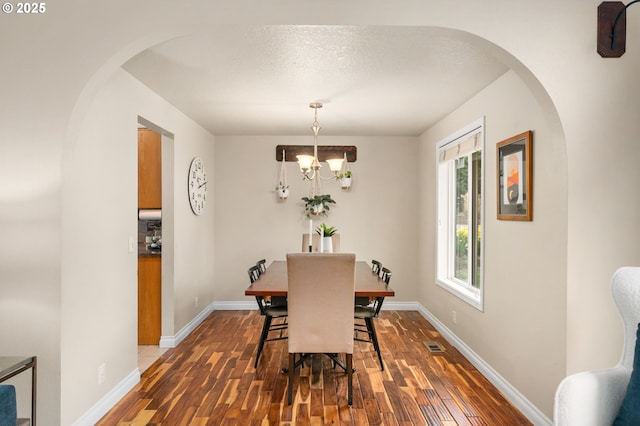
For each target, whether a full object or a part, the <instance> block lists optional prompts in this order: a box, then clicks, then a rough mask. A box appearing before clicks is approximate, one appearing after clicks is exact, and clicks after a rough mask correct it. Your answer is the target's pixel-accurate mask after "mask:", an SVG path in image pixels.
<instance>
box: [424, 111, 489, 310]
mask: <svg viewBox="0 0 640 426" xmlns="http://www.w3.org/2000/svg"><path fill="white" fill-rule="evenodd" d="M484 127H485V118H484V117H482V118H480V119H478V120H476V121H474V122H473V123H471V124H469V125H468V126H465V127H464V128H463V129H460V130H459V131H457V132H455V133H454V134H452V135H450V136H448V137H446V138H444V139H442V140H441V141H440V142H438V143H437V144H436V168H435V170H436V250H435V252H436V283H437V284H438V285H439V286H440V287H442V288H444V289H445V290H447V291H448V292H450V293H451V294H453V295H455V296H457V297H459V298H460V299H462V300H463V301H465V302H466V303H468V304H470V305H471V306H473V307H475V308H477V309H478V310H480V311H483V310H484V288H485V284H486V283H485V279H484V275H485V274H484V271H485V268H484V241H485V232H484V231H485V229H486V228H485V226H484V224H485V208H484V205H485V203H484V200H485V198H486V191H485V182H486V170H487V167H486V162H485V151H486V149H485V137H484V135H485V130H484ZM475 135H478V136H477V137H478V142H477V144H478V145H479V149H480V151H481V154H480V161H481V183H480V185H481V186H480V191H481V192H480V194H482V195H481V198H480V207H479V209H480V212H479V213H480V229H481V235H482V236H481V238H480V260H479V264H480V269H481V271H480V288H475V287H472V286H470V285H468V284H467V283H466V282H464V281H462V280H460V279H457V278H455V277H454V269H455V266H454V262H455V243H456V238H455V232H452V231H453V227H455V211H456V200H455V191H456V179H455V160H449V161H444V162H443V161H441V156H442V155H444V152H445V151H448V152H451V151H450V149H451V148H460V147H463V146H464V144H463V142H465V141H469V139H470V138H473V137H474V136H475ZM476 146H477V145H476ZM467 149H468V148H467ZM477 150H478V148H472V149H471V151H470V152H469V154H470V153H471V152H475V151H477ZM469 188H471V186H469ZM470 250H471V249H470Z"/></svg>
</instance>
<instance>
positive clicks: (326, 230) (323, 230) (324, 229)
mask: <svg viewBox="0 0 640 426" xmlns="http://www.w3.org/2000/svg"><path fill="white" fill-rule="evenodd" d="M336 232H338V230H337V229H336V227H335V226H327V224H326V223H323V224H321V225H320V226H318V227H316V233H317V234H318V235H321V236H324V237H332V236H333V234H335V233H336Z"/></svg>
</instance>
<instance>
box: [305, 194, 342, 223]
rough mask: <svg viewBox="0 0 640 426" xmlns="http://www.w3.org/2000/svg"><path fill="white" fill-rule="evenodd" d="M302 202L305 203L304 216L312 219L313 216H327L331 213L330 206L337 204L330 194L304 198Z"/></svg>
mask: <svg viewBox="0 0 640 426" xmlns="http://www.w3.org/2000/svg"><path fill="white" fill-rule="evenodd" d="M302 201H304V214H305V215H306V216H307V217H308V218H311V216H326V215H327V213H328V212H329V204H335V203H336V202H335V201H334V200H333V198H331V195H329V194H323V195H315V196H313V197H302Z"/></svg>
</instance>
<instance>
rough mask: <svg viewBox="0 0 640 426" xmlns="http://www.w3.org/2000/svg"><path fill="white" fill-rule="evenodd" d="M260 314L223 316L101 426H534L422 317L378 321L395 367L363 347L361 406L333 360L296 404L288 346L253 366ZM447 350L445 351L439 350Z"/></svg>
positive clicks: (317, 362)
mask: <svg viewBox="0 0 640 426" xmlns="http://www.w3.org/2000/svg"><path fill="white" fill-rule="evenodd" d="M261 325H262V317H261V316H260V315H258V313H257V311H215V312H213V313H212V314H211V315H210V316H209V317H208V318H207V319H206V320H205V321H203V322H202V324H200V326H199V327H198V328H197V329H196V330H194V332H193V333H191V335H189V336H188V337H187V338H186V339H185V340H184V341H183V342H182V343H181V344H180V345H179V346H178V347H177V348H175V349H170V350H168V351H167V352H166V353H165V354H164V355H162V357H161V358H160V359H159V360H158V361H156V362H155V363H154V364H153V365H152V366H151V367H149V369H147V370H146V371H145V372H144V373H143V374H142V379H141V381H140V383H139V384H138V385H137V386H136V387H135V388H134V389H132V390H131V391H130V392H129V393H128V394H127V395H126V396H125V397H124V398H123V399H122V400H121V401H120V402H119V403H118V404H117V405H116V406H115V407H114V408H113V409H112V410H111V411H110V412H109V413H107V414H106V415H105V416H104V417H103V419H102V420H101V421H100V422H98V423H97V424H98V425H102V426H105V425H109V426H112V425H118V426H124V425H127V426H129V425H131V426H133V425H172V426H173V425H327V424H334V425H447V426H449V425H473V426H477V425H530V424H531V423H530V422H529V421H528V420H527V419H526V418H525V417H524V416H523V415H522V414H521V413H520V412H519V411H518V410H516V409H515V408H514V407H513V406H512V405H511V404H510V403H509V402H508V401H507V400H506V399H505V398H504V397H503V396H502V395H501V394H500V392H499V391H498V390H497V389H496V388H495V387H494V386H493V385H491V384H490V383H489V382H488V380H487V379H486V378H485V377H483V376H482V375H481V374H480V373H479V372H478V371H477V370H476V369H475V368H474V367H473V365H471V363H469V362H468V361H467V360H466V359H465V358H464V357H463V356H462V355H461V354H460V353H459V352H458V351H457V350H456V349H454V348H453V347H452V346H451V345H450V344H449V343H448V342H447V341H446V340H444V339H443V338H442V337H441V336H440V335H439V333H438V332H437V331H436V330H435V329H434V328H433V327H432V326H431V324H429V323H428V322H427V321H426V320H425V319H424V318H423V317H422V316H421V315H420V314H419V313H418V312H414V311H383V312H382V313H381V315H380V317H379V318H377V319H376V325H377V331H378V337H379V340H380V346H381V348H382V355H383V359H384V362H385V370H384V371H381V370H380V367H379V364H378V359H377V355H376V353H375V352H374V350H373V348H372V346H371V344H368V343H363V342H356V344H355V350H354V356H353V359H354V368H355V369H356V372H355V374H354V376H353V383H354V397H353V405H352V407H349V406H348V405H347V395H346V394H347V388H346V387H347V383H346V375H345V374H344V372H343V371H342V370H340V368H336V369H333V368H332V366H331V363H330V361H329V360H328V359H327V358H326V357H323V356H314V357H313V359H312V361H311V362H310V363H307V365H306V366H305V367H304V368H302V369H301V370H300V371H299V372H297V374H296V380H295V381H294V395H295V396H294V403H293V404H292V405H291V406H289V405H287V404H286V389H287V375H286V374H283V373H282V372H281V368H282V367H284V366H286V365H287V341H286V340H281V341H275V342H267V343H266V344H265V348H264V350H263V353H262V356H261V358H260V363H259V364H258V368H257V369H254V368H253V360H254V356H255V352H256V347H257V343H258V337H259V334H260V329H261ZM424 342H437V343H438V344H439V345H440V346H441V347H442V348H443V349H444V352H440V353H437V352H430V351H429V350H428V349H427V348H426V347H425V345H424Z"/></svg>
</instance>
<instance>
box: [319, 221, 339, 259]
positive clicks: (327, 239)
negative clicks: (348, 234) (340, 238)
mask: <svg viewBox="0 0 640 426" xmlns="http://www.w3.org/2000/svg"><path fill="white" fill-rule="evenodd" d="M337 231H338V230H337V229H336V227H335V226H327V225H326V224H325V223H323V224H321V225H320V226H318V227H317V228H316V233H317V234H318V235H320V238H322V243H321V245H320V247H322V250H319V251H321V252H322V253H332V252H333V244H332V243H333V237H334V234H335V233H336V232H337Z"/></svg>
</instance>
